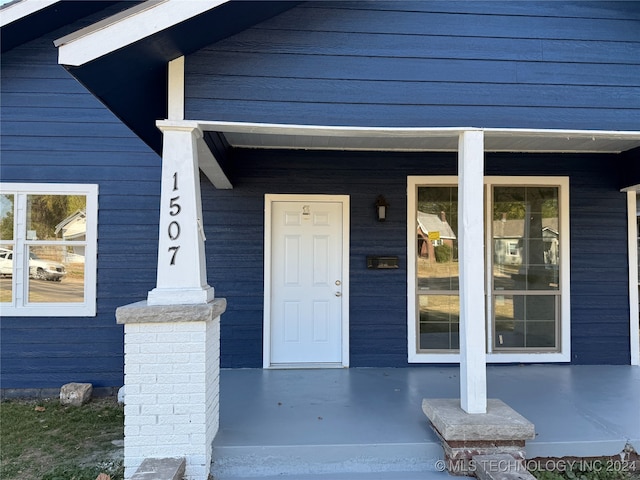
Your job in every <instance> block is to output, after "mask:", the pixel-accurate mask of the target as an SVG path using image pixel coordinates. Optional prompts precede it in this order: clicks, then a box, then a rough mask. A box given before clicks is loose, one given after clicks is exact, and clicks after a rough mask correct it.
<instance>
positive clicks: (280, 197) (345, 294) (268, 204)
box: [262, 194, 350, 368]
mask: <svg viewBox="0 0 640 480" xmlns="http://www.w3.org/2000/svg"><path fill="white" fill-rule="evenodd" d="M273 202H338V203H342V312H341V313H342V363H341V366H342V367H348V366H349V231H350V228H349V227H350V217H349V212H350V207H349V195H305V194H266V195H265V199H264V322H263V325H264V330H263V341H262V344H263V348H262V366H263V368H271V293H272V288H271V268H272V265H271V233H272V229H271V208H272V204H273ZM301 366H302V365H301Z"/></svg>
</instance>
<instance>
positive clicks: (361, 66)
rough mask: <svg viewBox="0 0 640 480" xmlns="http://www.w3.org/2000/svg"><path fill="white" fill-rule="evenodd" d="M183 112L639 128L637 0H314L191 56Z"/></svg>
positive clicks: (322, 120) (293, 119) (235, 117)
mask: <svg viewBox="0 0 640 480" xmlns="http://www.w3.org/2000/svg"><path fill="white" fill-rule="evenodd" d="M186 71H187V82H186V95H187V100H186V110H187V118H192V119H215V120H232V121H249V122H265V123H292V124H327V125H357V126H474V127H516V128H559V129H600V130H633V129H636V130H637V128H638V125H640V85H638V80H637V79H638V78H640V7H638V3H637V2H500V1H497V2H437V1H436V2H431V1H423V2H393V1H391V2H384V1H371V2H369V1H361V2H309V3H305V4H302V5H300V6H298V7H296V8H294V9H292V10H290V11H288V12H285V13H283V14H281V15H279V16H277V17H274V18H273V19H271V20H268V21H266V22H263V23H261V24H259V25H257V26H255V27H254V28H251V29H248V30H246V31H244V32H242V33H240V34H238V35H235V36H233V37H231V38H229V39H226V40H224V41H221V42H218V43H216V44H214V45H211V46H210V47H208V48H205V49H203V50H201V51H200V52H198V53H196V54H193V55H190V56H189V57H188V58H187V62H186Z"/></svg>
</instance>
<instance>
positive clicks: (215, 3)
mask: <svg viewBox="0 0 640 480" xmlns="http://www.w3.org/2000/svg"><path fill="white" fill-rule="evenodd" d="M228 1H229V0H198V1H184V0H148V1H146V2H144V3H142V4H140V5H137V6H135V7H133V8H130V9H128V10H125V11H124V12H121V13H119V14H117V15H114V16H112V17H109V18H107V19H105V20H103V21H101V22H98V23H94V24H93V25H91V26H89V27H86V28H83V29H82V30H78V31H77V32H74V33H72V34H70V35H67V36H65V37H62V38H60V39H58V40H56V42H55V45H56V47H59V50H58V63H60V64H61V65H72V66H80V65H84V64H85V63H88V62H90V61H92V60H95V59H97V58H100V57H102V56H104V55H107V54H109V53H112V52H114V51H116V50H119V49H121V48H124V47H126V46H127V45H130V44H132V43H135V42H137V41H140V40H142V39H144V38H146V37H149V36H151V35H153V34H155V33H158V32H161V31H162V30H166V29H167V28H170V27H173V26H174V25H177V24H179V23H182V22H184V21H186V20H189V19H190V18H193V17H195V16H197V15H200V14H202V13H205V12H207V11H209V10H211V9H213V8H216V7H219V6H220V5H222V4H224V3H227V2H228Z"/></svg>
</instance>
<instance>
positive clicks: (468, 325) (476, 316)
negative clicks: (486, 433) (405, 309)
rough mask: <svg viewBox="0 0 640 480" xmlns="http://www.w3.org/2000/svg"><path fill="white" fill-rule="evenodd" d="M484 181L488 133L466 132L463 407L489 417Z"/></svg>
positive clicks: (461, 233) (461, 170)
mask: <svg viewBox="0 0 640 480" xmlns="http://www.w3.org/2000/svg"><path fill="white" fill-rule="evenodd" d="M483 177H484V132H482V131H475V130H474V131H466V132H463V133H461V134H460V139H459V147H458V179H459V180H458V181H459V185H458V248H459V265H460V406H461V407H462V409H463V410H464V411H465V412H467V413H486V412H487V369H486V347H485V342H486V331H485V329H486V327H485V320H484V316H485V305H484V302H485V291H484V282H485V274H484V248H483V243H484V242H483V239H484V220H483V216H484V212H483V205H484V200H483V193H484V179H483Z"/></svg>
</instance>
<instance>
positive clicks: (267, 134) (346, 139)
mask: <svg viewBox="0 0 640 480" xmlns="http://www.w3.org/2000/svg"><path fill="white" fill-rule="evenodd" d="M157 125H158V126H177V125H189V126H191V127H197V128H200V129H201V130H203V131H216V132H221V133H223V134H224V135H225V137H226V140H227V141H228V142H229V144H230V145H231V146H234V147H242V148H272V149H273V148H278V149H307V150H354V151H402V152H425V151H445V152H455V151H457V150H458V137H459V135H460V133H462V132H465V131H471V130H476V131H478V130H481V131H483V132H484V134H485V151H488V152H528V153H531V152H535V153H620V152H624V151H626V150H630V149H632V148H636V147H640V131H604V130H545V129H540V130H537V129H508V128H505V129H500V128H484V129H483V128H476V127H444V128H422V127H416V128H392V127H339V126H327V125H286V124H269V123H242V122H221V121H197V120H186V121H179V122H176V121H170V120H161V121H158V122H157Z"/></svg>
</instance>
